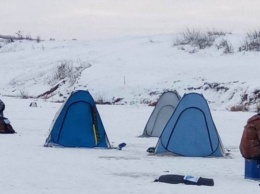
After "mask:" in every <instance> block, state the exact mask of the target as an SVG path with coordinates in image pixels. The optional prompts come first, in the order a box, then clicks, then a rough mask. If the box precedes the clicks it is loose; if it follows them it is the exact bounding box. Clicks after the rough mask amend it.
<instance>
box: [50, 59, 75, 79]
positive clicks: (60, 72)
mask: <svg viewBox="0 0 260 194" xmlns="http://www.w3.org/2000/svg"><path fill="white" fill-rule="evenodd" d="M71 74H73V66H72V64H71V62H69V61H63V62H61V64H60V65H59V66H57V69H56V71H55V72H54V74H53V79H55V80H63V79H64V78H66V77H73V76H72V75H71Z"/></svg>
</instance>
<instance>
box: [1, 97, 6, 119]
mask: <svg viewBox="0 0 260 194" xmlns="http://www.w3.org/2000/svg"><path fill="white" fill-rule="evenodd" d="M4 110H5V104H4V102H3V101H2V100H1V99H0V118H2V117H4Z"/></svg>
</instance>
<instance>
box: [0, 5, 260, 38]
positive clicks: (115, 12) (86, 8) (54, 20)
mask: <svg viewBox="0 0 260 194" xmlns="http://www.w3.org/2000/svg"><path fill="white" fill-rule="evenodd" d="M0 8H1V11H0V34H1V35H14V34H15V33H16V32H18V31H19V30H20V31H22V32H23V33H24V35H27V34H30V35H31V36H32V37H36V36H38V35H39V36H40V37H41V38H43V39H50V38H55V39H72V38H77V39H88V40H89V39H103V38H109V37H117V36H125V35H136V34H138V35H148V34H164V33H167V34H168V33H175V32H180V31H181V30H183V29H185V28H187V27H188V28H200V29H208V28H217V29H222V30H226V31H232V32H234V31H235V32H244V31H248V30H255V29H260V22H259V18H260V0H73V1H72V0H0Z"/></svg>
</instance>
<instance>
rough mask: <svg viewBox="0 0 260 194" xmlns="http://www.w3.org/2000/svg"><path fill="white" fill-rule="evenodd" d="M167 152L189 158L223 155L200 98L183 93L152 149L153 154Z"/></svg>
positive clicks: (201, 96)
mask: <svg viewBox="0 0 260 194" xmlns="http://www.w3.org/2000/svg"><path fill="white" fill-rule="evenodd" d="M166 153H168V154H169V153H172V154H174V155H179V156H191V157H206V156H213V157H222V156H224V155H225V153H224V148H223V145H222V142H221V139H220V136H219V134H218V131H217V129H216V126H215V124H214V121H213V119H212V116H211V113H210V109H209V106H208V103H207V101H206V99H205V98H204V97H203V95H201V94H197V93H189V94H185V95H184V96H183V98H182V99H181V101H180V102H179V104H178V106H177V107H176V109H175V111H174V113H173V115H172V116H171V118H170V119H169V121H168V123H167V124H166V126H165V128H164V129H163V132H162V134H161V136H160V138H159V140H158V142H157V145H156V147H155V154H166Z"/></svg>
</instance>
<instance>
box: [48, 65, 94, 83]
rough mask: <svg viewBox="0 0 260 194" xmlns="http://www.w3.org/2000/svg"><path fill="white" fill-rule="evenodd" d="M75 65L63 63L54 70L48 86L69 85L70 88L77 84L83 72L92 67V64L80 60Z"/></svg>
mask: <svg viewBox="0 0 260 194" xmlns="http://www.w3.org/2000/svg"><path fill="white" fill-rule="evenodd" d="M76 63H77V64H76V65H75V64H74V62H73V61H61V62H60V64H59V65H58V66H57V67H56V69H55V70H54V72H53V74H52V77H51V78H50V79H49V80H48V84H50V85H56V84H57V83H61V82H63V83H66V82H67V83H69V84H70V86H72V85H73V84H75V83H76V82H77V79H78V78H79V77H80V75H81V72H82V71H83V70H84V69H86V68H88V67H90V66H91V64H89V63H86V62H82V61H80V60H78V61H77V62H76Z"/></svg>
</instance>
